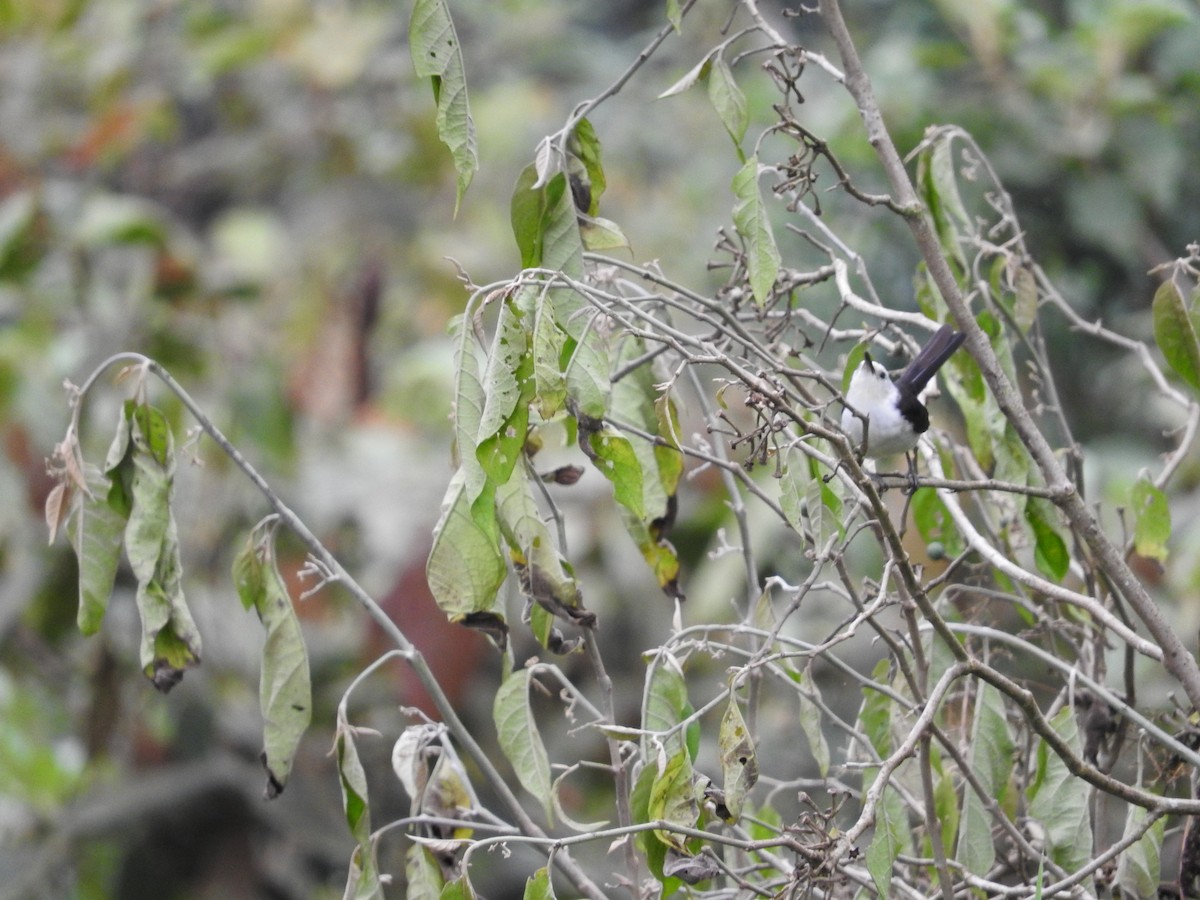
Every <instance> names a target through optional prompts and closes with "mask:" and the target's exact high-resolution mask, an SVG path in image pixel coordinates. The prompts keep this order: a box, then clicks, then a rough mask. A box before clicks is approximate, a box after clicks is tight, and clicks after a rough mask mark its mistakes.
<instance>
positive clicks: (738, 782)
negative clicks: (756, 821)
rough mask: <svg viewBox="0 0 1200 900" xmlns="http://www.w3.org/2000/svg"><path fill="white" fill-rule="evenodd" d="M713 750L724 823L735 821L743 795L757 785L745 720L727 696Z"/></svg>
mask: <svg viewBox="0 0 1200 900" xmlns="http://www.w3.org/2000/svg"><path fill="white" fill-rule="evenodd" d="M717 747H718V750H719V752H720V756H721V773H722V776H723V783H722V789H723V790H724V792H725V808H726V810H728V812H729V818H728V819H727V821H729V822H736V821H737V820H738V819H739V818H741V815H742V805H743V804H744V803H745V802H746V794H748V793H749V792H750V789H751V788H753V787H754V785H755V784H756V783H757V782H758V757H757V756H756V755H755V753H754V742H753V741H752V740H751V739H750V732H749V731H748V730H747V728H746V720H745V719H743V718H742V711H741V709H740V708H739V707H738V703H737V700H736V698H734V697H733V696H730V698H729V705H728V706H726V707H725V715H724V716H722V717H721V730H720V732H719V735H718V738H717Z"/></svg>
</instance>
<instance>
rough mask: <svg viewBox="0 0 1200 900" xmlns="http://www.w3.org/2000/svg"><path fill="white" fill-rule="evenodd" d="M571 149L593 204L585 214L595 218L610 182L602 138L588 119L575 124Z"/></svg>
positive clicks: (589, 205)
mask: <svg viewBox="0 0 1200 900" xmlns="http://www.w3.org/2000/svg"><path fill="white" fill-rule="evenodd" d="M569 149H570V152H571V153H572V154H573V155H574V156H575V158H576V159H578V160H579V162H580V163H582V165H583V171H584V174H585V175H586V177H587V182H588V188H589V195H590V198H591V202H590V203H589V204H588V208H587V209H586V210H583V212H586V213H587V214H588V215H589V216H595V215H596V214H597V212H598V211H599V209H600V197H601V195H602V194H603V193H604V190H605V188H606V187H607V186H608V181H607V179H606V178H605V177H604V167H603V166H602V165H601V163H600V138H599V137H598V136H597V135H596V129H595V128H594V127H592V123H591V122H589V121H588V120H587V119H580V120H579V121H578V122H577V123H576V124H575V129H574V130H573V131H572V132H571V141H570V145H569ZM614 227H615V226H614ZM618 230H619V229H618ZM585 243H586V239H585ZM625 246H628V244H626V245H625ZM590 249H598V248H594V247H593V248H590Z"/></svg>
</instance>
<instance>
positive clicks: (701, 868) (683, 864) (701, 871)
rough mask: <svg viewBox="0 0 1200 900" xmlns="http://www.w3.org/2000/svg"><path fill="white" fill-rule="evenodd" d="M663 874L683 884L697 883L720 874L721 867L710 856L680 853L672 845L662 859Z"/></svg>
mask: <svg viewBox="0 0 1200 900" xmlns="http://www.w3.org/2000/svg"><path fill="white" fill-rule="evenodd" d="M663 874H664V875H666V876H668V877H671V878H678V879H679V880H680V881H682V882H683V883H684V884H699V883H700V882H702V881H708V880H709V879H710V878H716V877H717V876H718V875H720V874H721V867H720V866H718V865H717V862H716V860H714V859H713V858H712V857H710V856H706V855H700V856H691V855H689V854H687V853H680V852H679V851H678V850H676V849H675V848H674V847H668V848H667V854H666V858H665V859H664V860H663Z"/></svg>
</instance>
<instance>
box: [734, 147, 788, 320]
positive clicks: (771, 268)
mask: <svg viewBox="0 0 1200 900" xmlns="http://www.w3.org/2000/svg"><path fill="white" fill-rule="evenodd" d="M733 194H734V196H735V197H736V198H737V203H736V205H735V206H734V208H733V224H734V227H735V228H737V232H738V234H740V235H741V236H742V237H743V238H744V239H745V241H746V265H747V267H748V268H749V271H750V290H751V291H753V293H754V299H755V301H757V303H758V305H759V306H763V305H764V304H766V302H767V300H768V299H770V296H771V291H772V290H773V289H774V287H775V277H776V276H777V275H778V274H779V266H780V263H781V259H780V256H779V248H778V247H777V246H776V245H775V234H774V232H772V231H771V222H770V220H769V219H768V217H767V210H766V206H765V204H764V203H763V198H762V193H761V192H760V191H759V189H758V157H757V156H751V157H750V158H749V159H748V160H746V164H745V165H744V166H742V168H741V169H740V170H739V171H738V173H737V174H736V175H735V176H733Z"/></svg>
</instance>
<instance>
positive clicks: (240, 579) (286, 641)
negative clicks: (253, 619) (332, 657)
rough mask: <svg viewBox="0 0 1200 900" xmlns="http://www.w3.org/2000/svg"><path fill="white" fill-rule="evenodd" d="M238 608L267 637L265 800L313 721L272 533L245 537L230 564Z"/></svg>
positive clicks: (299, 638) (278, 788) (279, 787)
mask: <svg viewBox="0 0 1200 900" xmlns="http://www.w3.org/2000/svg"><path fill="white" fill-rule="evenodd" d="M233 578H234V584H235V585H236V587H237V591H238V596H239V597H240V598H241V601H242V605H243V606H245V607H246V608H247V609H250V608H251V607H253V609H254V610H255V612H257V613H258V618H259V621H261V622H262V624H263V627H264V628H265V629H266V631H267V637H266V642H265V643H264V645H263V660H262V673H261V675H260V680H259V705H260V708H261V709H262V714H263V751H262V763H263V767H264V768H265V769H266V770H267V790H266V796H267V799H273V798H274V797H277V796H279V794H281V793H282V792H283V789H284V787H285V786H286V785H287V780H288V776H289V775H290V774H291V771H292V762H293V760H294V759H295V756H296V749H297V748H298V747H299V745H300V739H301V738H302V737H303V736H304V732H305V731H306V730H307V729H308V725H309V722H310V721H311V719H312V682H311V680H310V677H309V671H308V650H307V648H306V647H305V644H304V635H303V633H302V632H301V630H300V622H299V620H298V619H297V618H296V611H295V609H294V608H293V607H292V602H291V598H290V597H289V596H288V592H287V586H286V585H285V584H284V582H283V578H282V577H281V576H280V574H279V569H278V568H277V566H276V564H275V549H274V532H273V531H268V532H267V533H266V534H263V535H262V536H261V537H259V538H256V537H255V536H254V534H251V535H249V536H248V537H247V539H246V542H245V544H244V545H243V547H242V550H241V552H239V553H238V555H237V558H236V559H235V560H234V563H233Z"/></svg>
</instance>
